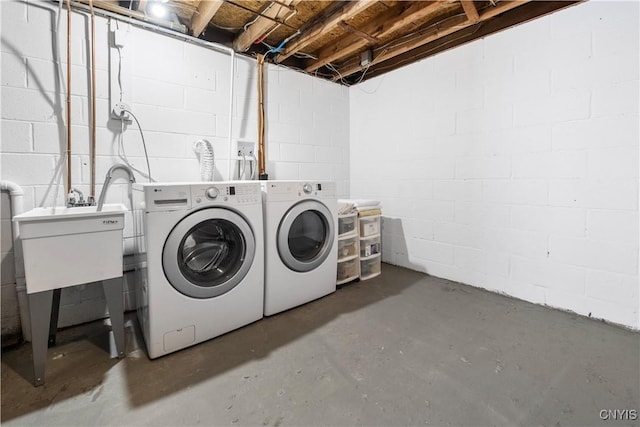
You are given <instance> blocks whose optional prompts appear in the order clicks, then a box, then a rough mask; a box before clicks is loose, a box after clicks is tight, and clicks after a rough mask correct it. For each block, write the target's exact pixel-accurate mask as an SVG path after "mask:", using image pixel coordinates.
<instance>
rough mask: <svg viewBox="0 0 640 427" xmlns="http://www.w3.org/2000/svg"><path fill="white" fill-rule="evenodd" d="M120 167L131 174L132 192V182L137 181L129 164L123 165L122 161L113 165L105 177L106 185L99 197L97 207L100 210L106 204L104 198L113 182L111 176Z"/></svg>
mask: <svg viewBox="0 0 640 427" xmlns="http://www.w3.org/2000/svg"><path fill="white" fill-rule="evenodd" d="M118 169H121V170H123V171H125V172H126V173H127V175H129V192H131V184H133V183H134V182H136V178H135V177H134V176H133V170H131V168H130V167H129V166H127V165H123V164H121V163H119V164H116V165H113V166H111V167H110V168H109V171H108V172H107V176H106V177H105V179H104V185H103V186H102V191H101V192H100V197H99V198H98V208H97V211H98V212H100V211H102V206H103V205H104V199H105V197H106V196H107V189H108V188H109V185H110V184H111V178H112V177H113V172H115V171H116V170H118Z"/></svg>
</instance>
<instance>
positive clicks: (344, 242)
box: [338, 236, 358, 260]
mask: <svg viewBox="0 0 640 427" xmlns="http://www.w3.org/2000/svg"><path fill="white" fill-rule="evenodd" d="M357 253H358V236H353V237H348V238H346V239H340V240H338V260H341V259H344V258H349V257H352V256H355V255H356V254H357Z"/></svg>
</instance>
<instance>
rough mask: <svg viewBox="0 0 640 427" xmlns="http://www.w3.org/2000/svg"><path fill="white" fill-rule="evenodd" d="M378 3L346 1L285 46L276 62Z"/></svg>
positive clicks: (369, 0)
mask: <svg viewBox="0 0 640 427" xmlns="http://www.w3.org/2000/svg"><path fill="white" fill-rule="evenodd" d="M376 3H377V0H354V1H347V2H344V3H343V5H342V6H341V7H340V8H339V9H338V10H336V11H335V12H334V13H333V14H331V15H330V16H329V17H328V18H326V19H324V20H323V21H320V22H317V23H316V24H314V25H311V27H309V28H307V29H304V30H303V32H302V34H301V35H300V36H298V37H297V38H296V39H294V41H293V42H292V43H291V44H289V46H285V49H284V51H283V52H282V53H281V54H279V55H278V56H276V58H275V60H276V62H282V61H284V60H285V59H287V58H288V57H290V56H291V55H293V54H294V53H296V52H298V51H299V50H301V49H303V48H304V47H305V46H308V45H309V44H310V43H312V42H314V41H315V40H317V39H318V38H319V37H321V36H323V35H324V34H325V33H327V32H328V31H331V30H332V29H334V28H335V27H336V26H337V25H338V24H339V23H340V22H342V21H347V20H349V19H350V18H353V17H354V16H356V15H357V14H359V13H361V12H362V11H364V10H366V9H368V8H370V7H371V6H373V5H374V4H376Z"/></svg>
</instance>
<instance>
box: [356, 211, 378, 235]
mask: <svg viewBox="0 0 640 427" xmlns="http://www.w3.org/2000/svg"><path fill="white" fill-rule="evenodd" d="M374 234H380V215H376V216H364V217H361V218H360V236H361V237H368V236H373V235H374Z"/></svg>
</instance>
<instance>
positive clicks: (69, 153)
mask: <svg viewBox="0 0 640 427" xmlns="http://www.w3.org/2000/svg"><path fill="white" fill-rule="evenodd" d="M66 154H67V188H66V191H65V194H69V192H70V191H71V4H70V1H69V0H67V153H66Z"/></svg>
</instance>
